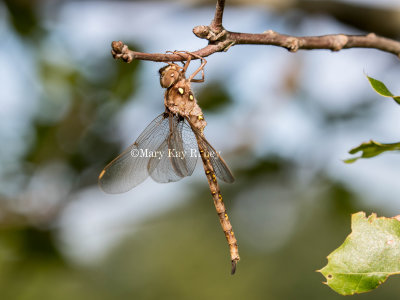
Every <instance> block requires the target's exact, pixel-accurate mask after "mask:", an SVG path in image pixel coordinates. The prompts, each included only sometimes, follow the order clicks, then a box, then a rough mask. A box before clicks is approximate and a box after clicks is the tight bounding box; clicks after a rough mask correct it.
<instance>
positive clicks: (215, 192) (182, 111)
mask: <svg viewBox="0 0 400 300" xmlns="http://www.w3.org/2000/svg"><path fill="white" fill-rule="evenodd" d="M175 53H178V54H180V55H184V54H185V55H186V57H187V58H186V59H187V60H186V63H185V64H184V66H183V67H181V66H179V65H177V64H175V63H168V65H166V66H165V67H163V68H161V69H160V71H159V72H160V84H161V86H162V87H163V88H166V91H165V96H164V104H165V112H164V113H162V114H161V115H159V116H158V117H157V118H155V119H154V120H153V121H152V122H151V123H150V124H149V125H148V126H147V127H146V129H145V130H144V131H143V132H142V134H140V136H139V137H138V138H137V140H136V141H135V142H134V143H133V144H132V145H131V146H130V147H128V148H127V149H126V150H125V151H124V152H123V153H122V154H121V155H119V156H118V157H117V158H115V159H114V160H113V161H111V162H110V163H109V164H108V165H107V166H106V167H105V168H104V169H103V171H102V172H101V173H100V176H99V184H100V187H101V188H102V189H103V191H105V192H106V193H110V194H116V193H123V192H127V191H129V190H130V189H132V188H134V187H135V186H137V185H138V184H140V183H142V182H143V181H144V180H145V179H146V178H147V177H148V176H150V177H151V178H153V180H155V181H156V182H160V183H165V182H174V181H178V180H180V179H182V178H184V177H186V176H190V175H192V173H193V170H194V168H195V166H196V162H197V160H198V156H200V157H201V159H202V162H203V166H204V170H205V173H206V177H207V180H208V183H209V186H210V190H211V194H212V197H213V200H214V204H215V208H216V210H217V213H218V216H219V220H220V223H221V226H222V230H223V231H224V233H225V237H226V239H227V241H228V245H229V249H230V255H231V262H232V270H231V273H232V274H234V273H235V270H236V264H237V262H238V261H239V259H240V257H239V252H238V246H237V241H236V238H235V235H234V232H233V230H232V225H231V223H230V221H229V218H228V215H227V213H226V209H225V205H224V202H223V201H222V196H221V193H220V189H219V186H218V182H217V178H219V179H221V180H223V181H225V182H228V183H231V182H233V181H234V177H233V175H232V173H231V171H230V170H229V168H228V166H227V165H226V163H225V162H224V160H223V159H222V157H221V156H220V155H219V153H218V152H217V151H216V150H215V149H214V148H213V147H212V146H211V145H210V143H209V142H208V141H207V140H206V138H205V137H204V134H203V129H204V127H205V126H206V124H207V123H206V121H205V120H204V117H203V113H202V111H201V108H200V107H199V105H198V104H197V101H196V99H195V97H194V95H193V92H192V90H191V87H190V83H191V82H203V81H204V66H205V64H206V60H205V59H204V58H202V57H199V56H197V55H194V54H193V53H186V52H175ZM192 56H193V57H196V58H199V59H201V62H202V63H201V65H200V67H199V68H198V69H197V70H196V71H195V72H194V73H193V74H191V75H190V76H189V78H186V77H185V73H186V70H187V68H188V66H189V63H190V61H191V57H192ZM200 71H201V75H202V78H201V79H194V77H195V76H196V75H197V74H198V73H199V72H200Z"/></svg>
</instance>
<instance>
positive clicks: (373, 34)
mask: <svg viewBox="0 0 400 300" xmlns="http://www.w3.org/2000/svg"><path fill="white" fill-rule="evenodd" d="M367 38H371V39H374V38H376V34H375V33H373V32H370V33H368V34H367Z"/></svg>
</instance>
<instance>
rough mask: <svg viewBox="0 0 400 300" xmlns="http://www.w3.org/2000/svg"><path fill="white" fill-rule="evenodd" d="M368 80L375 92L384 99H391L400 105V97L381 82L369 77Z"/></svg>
mask: <svg viewBox="0 0 400 300" xmlns="http://www.w3.org/2000/svg"><path fill="white" fill-rule="evenodd" d="M367 78H368V80H369V83H370V84H371V86H372V88H373V89H374V90H375V92H377V93H378V94H379V95H382V96H384V97H391V98H392V99H393V100H394V101H396V102H397V103H398V104H400V96H394V95H393V94H392V93H391V92H390V91H389V89H388V88H387V87H386V85H385V84H384V83H383V82H382V81H379V80H377V79H374V78H372V77H369V76H367Z"/></svg>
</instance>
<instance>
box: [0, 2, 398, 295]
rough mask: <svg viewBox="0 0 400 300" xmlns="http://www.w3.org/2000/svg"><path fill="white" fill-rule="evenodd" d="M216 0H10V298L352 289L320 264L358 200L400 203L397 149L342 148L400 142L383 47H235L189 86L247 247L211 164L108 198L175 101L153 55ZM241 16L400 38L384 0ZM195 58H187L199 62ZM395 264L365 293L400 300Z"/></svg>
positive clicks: (4, 144) (241, 26)
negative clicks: (381, 88)
mask: <svg viewBox="0 0 400 300" xmlns="http://www.w3.org/2000/svg"><path fill="white" fill-rule="evenodd" d="M215 2H216V1H159V2H153V1H143V2H139V1H67V0H65V1H61V0H59V1H56V0H53V1H44V0H43V1H41V0H36V1H32V0H31V1H29V0H7V1H2V2H0V36H1V41H0V66H1V67H0V87H1V88H0V140H1V147H0V294H1V299H4V300H9V299H20V300H30V299H56V300H58V299H75V300H79V299H232V300H233V299H244V298H245V297H246V298H247V299H339V298H340V297H341V296H339V295H337V294H336V293H334V292H333V291H332V290H331V289H330V288H329V287H327V286H325V285H323V284H322V283H321V282H322V281H324V278H323V276H322V275H321V274H319V273H317V272H315V271H316V270H318V269H320V268H322V267H323V266H324V265H325V264H326V263H327V260H326V256H327V255H328V254H329V253H330V252H331V251H333V250H334V249H335V248H337V247H338V246H339V245H340V244H341V243H342V242H343V241H344V239H345V237H346V236H347V235H348V234H349V233H350V215H351V214H352V213H355V212H357V211H361V210H363V211H365V212H367V213H368V214H369V213H371V212H377V213H378V215H379V216H382V215H385V216H388V217H390V216H394V215H398V214H400V199H398V198H399V196H398V195H399V194H400V185H399V184H398V174H399V171H398V170H399V169H400V156H399V155H398V154H397V155H396V154H384V155H382V156H379V157H377V158H374V159H370V160H360V161H358V162H356V163H355V164H352V165H346V164H344V163H343V162H342V160H343V159H345V158H348V157H349V155H348V154H347V151H348V150H349V149H351V148H352V147H354V146H357V145H359V144H360V143H361V142H364V141H368V140H369V139H374V140H377V141H379V142H383V143H390V142H399V141H400V132H399V131H398V128H399V126H400V118H399V116H400V107H399V106H398V105H396V104H395V102H394V101H392V100H389V99H387V98H383V97H380V96H379V95H377V94H376V93H375V92H374V91H373V90H372V88H371V87H370V86H369V83H368V81H367V79H366V77H365V76H364V75H365V74H368V75H369V76H372V77H374V78H377V79H379V80H382V81H383V82H385V83H386V84H387V86H388V87H389V89H391V90H392V92H393V93H395V94H399V93H400V88H399V86H398V78H399V74H400V73H399V72H400V68H399V62H398V59H396V57H395V56H393V55H391V54H386V53H381V52H379V51H377V50H367V49H352V50H344V51H340V52H337V53H332V52H330V51H322V50H321V51H316V50H315V51H300V52H298V53H295V54H293V53H289V52H287V51H286V50H285V49H281V48H277V47H272V46H268V47H267V46H234V47H232V48H230V49H229V51H228V52H227V53H217V54H215V55H212V56H211V57H208V58H207V59H208V64H207V66H206V70H205V71H206V82H205V83H204V84H197V85H194V87H193V88H194V90H195V92H196V95H197V98H198V101H199V103H200V105H201V106H202V107H203V108H204V113H205V118H206V120H207V121H208V126H207V128H206V131H205V134H206V136H207V138H208V140H209V142H210V143H211V144H212V145H213V146H214V147H215V148H216V149H217V150H220V151H221V152H222V155H223V157H224V159H225V160H226V162H227V163H228V165H229V166H230V167H231V169H232V171H233V173H234V174H235V177H236V182H235V183H234V184H231V185H228V184H222V185H221V189H222V194H223V196H224V199H225V203H226V206H227V209H228V213H229V215H230V219H231V221H232V224H233V227H234V229H235V233H236V235H237V238H238V241H239V252H240V255H241V261H240V262H239V264H238V269H237V273H236V275H234V276H231V275H230V274H229V272H230V261H229V251H228V246H227V244H226V240H225V237H224V235H223V233H222V230H221V228H220V225H219V221H218V218H217V216H216V212H215V209H214V205H213V203H212V199H211V196H210V193H209V190H208V185H207V181H206V178H205V177H204V174H203V168H202V166H201V163H200V162H198V166H197V168H196V170H195V174H194V175H193V176H191V177H189V178H185V179H183V180H181V181H180V182H177V183H170V184H157V183H155V182H153V181H152V180H151V179H148V180H147V181H145V182H144V183H143V184H141V185H140V186H138V187H136V188H134V189H133V190H132V191H130V192H128V193H125V194H121V195H107V194H104V193H102V192H101V191H100V190H99V188H98V186H97V177H98V174H99V173H100V171H101V170H102V168H103V167H104V166H105V165H106V164H107V163H108V162H109V161H110V160H111V159H113V158H114V157H115V156H117V155H118V154H119V153H120V152H121V151H122V150H123V149H124V148H125V147H127V146H128V145H130V144H131V143H133V142H134V140H135V139H136V138H137V137H138V135H139V134H140V133H141V131H142V130H143V129H144V128H145V127H146V126H147V124H148V123H150V122H151V120H153V119H154V118H155V117H156V116H157V115H158V114H160V113H161V112H162V111H163V90H162V89H161V87H160V86H159V80H158V73H157V71H158V69H159V68H160V67H162V66H163V64H161V63H154V62H133V63H131V64H126V63H123V62H121V61H114V60H113V58H112V56H111V54H110V50H111V47H110V44H111V41H114V40H122V41H124V42H125V43H127V44H129V45H130V47H131V48H132V49H135V50H138V51H144V52H165V51H167V50H188V51H194V50H197V49H199V48H201V47H203V46H205V45H206V42H205V41H204V40H200V39H198V38H196V37H195V36H194V35H193V34H192V28H193V27H194V26H196V25H207V24H209V23H210V21H211V19H212V18H213V14H214V9H215ZM226 5H227V7H226V9H225V14H224V26H225V28H226V29H228V30H231V31H240V32H253V33H259V32H263V31H265V30H269V29H272V30H275V31H278V32H280V33H286V34H291V35H323V34H331V33H346V34H364V33H366V32H369V31H373V32H375V33H377V34H382V35H385V36H386V37H390V38H394V39H398V38H399V36H400V24H399V23H400V5H399V3H398V1H397V0H392V1H389V0H385V1H379V2H377V1H372V0H370V1H367V0H364V1H355V0H354V1H344V0H343V1H299V0H297V1H296V0H295V1H289V0H286V1H276V0H275V1H274V0H270V1H257V0H254V1H243V0H235V1H233V0H232V1H229V0H228V1H227V4H226ZM196 64H197V62H195V63H193V64H192V69H194V68H195V67H196ZM399 280H400V279H399V278H396V277H393V278H389V280H388V281H387V282H386V283H385V284H384V285H383V286H381V287H379V288H378V289H377V290H375V291H373V292H371V293H368V294H363V295H359V296H354V297H357V298H361V299H398V295H399V292H400V285H399Z"/></svg>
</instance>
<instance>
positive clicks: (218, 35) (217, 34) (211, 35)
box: [193, 25, 227, 42]
mask: <svg viewBox="0 0 400 300" xmlns="http://www.w3.org/2000/svg"><path fill="white" fill-rule="evenodd" d="M193 33H194V34H195V35H196V36H197V37H199V38H201V39H206V40H208V41H209V42H216V41H220V40H223V39H224V38H225V37H226V33H227V31H226V30H225V29H224V28H222V29H221V30H220V31H214V30H213V29H212V28H211V27H210V26H206V25H200V26H196V27H194V28H193Z"/></svg>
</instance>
